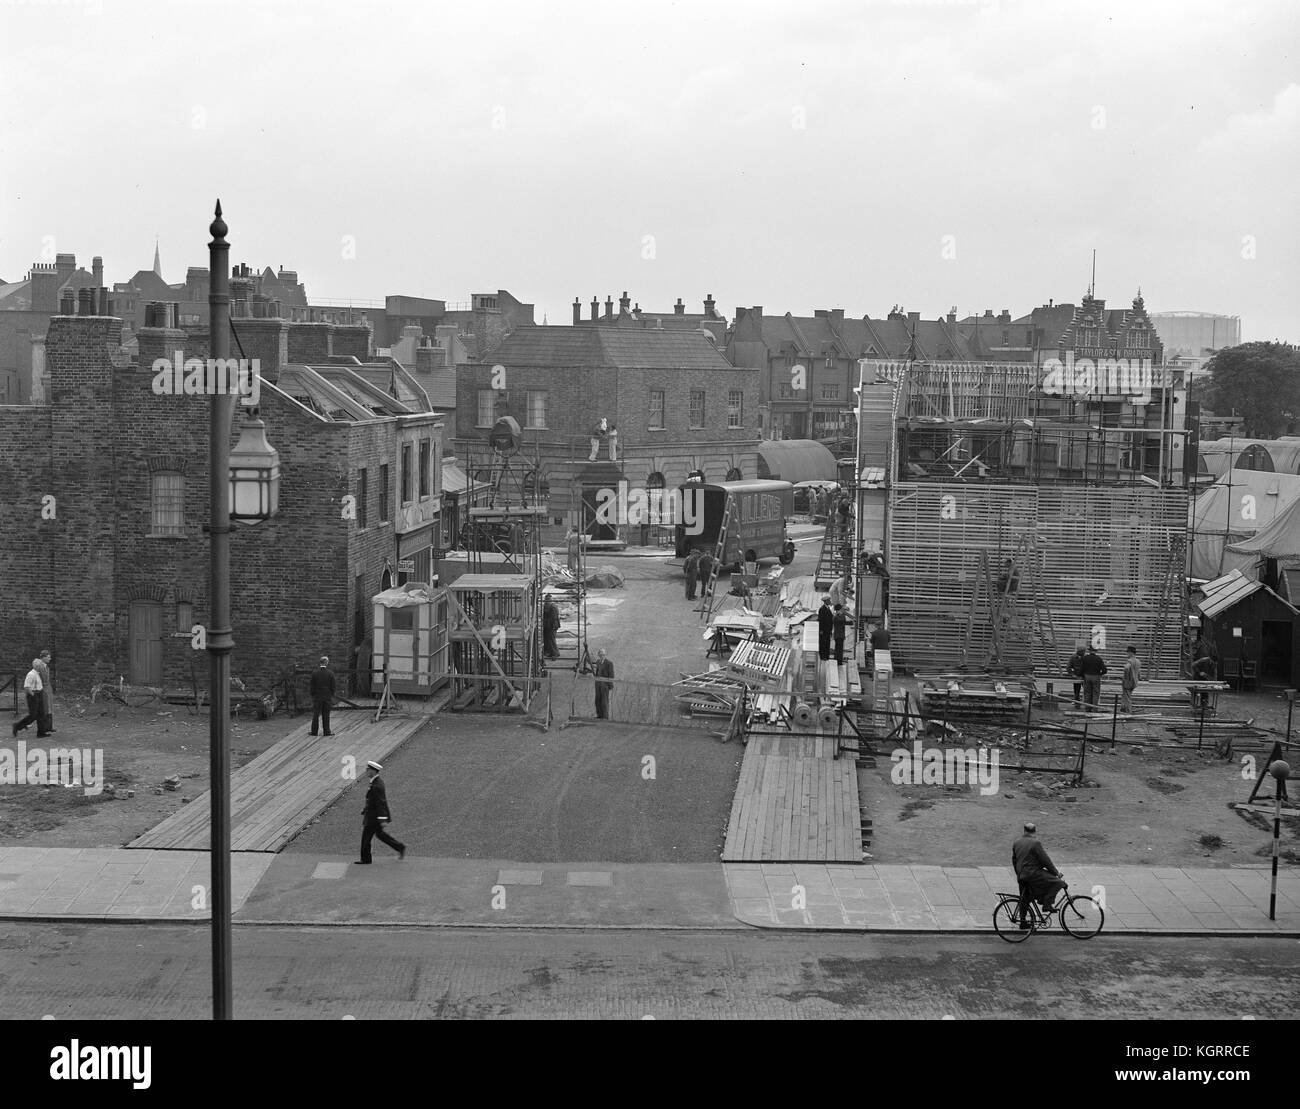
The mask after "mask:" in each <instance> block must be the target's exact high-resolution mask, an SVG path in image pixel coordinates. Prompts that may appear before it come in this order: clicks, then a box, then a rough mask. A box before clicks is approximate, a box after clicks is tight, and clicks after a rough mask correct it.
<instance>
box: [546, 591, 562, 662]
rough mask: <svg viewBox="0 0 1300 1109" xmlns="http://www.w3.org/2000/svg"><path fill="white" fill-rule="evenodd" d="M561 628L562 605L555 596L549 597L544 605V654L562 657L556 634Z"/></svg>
mask: <svg viewBox="0 0 1300 1109" xmlns="http://www.w3.org/2000/svg"><path fill="white" fill-rule="evenodd" d="M559 630H560V607H559V605H557V604H556V603H555V598H554V597H547V598H546V603H545V604H543V605H542V654H544V655H545V656H546V657H547V658H549V659H557V658H559V657H560V648H559V647H558V646H556V643H555V636H556V633H557V632H559Z"/></svg>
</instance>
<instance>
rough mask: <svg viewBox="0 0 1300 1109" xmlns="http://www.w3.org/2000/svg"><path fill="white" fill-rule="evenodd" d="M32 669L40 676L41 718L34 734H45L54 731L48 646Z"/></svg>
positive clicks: (52, 686)
mask: <svg viewBox="0 0 1300 1109" xmlns="http://www.w3.org/2000/svg"><path fill="white" fill-rule="evenodd" d="M32 669H33V670H35V671H36V673H38V674H39V675H40V676H41V718H40V720H38V721H37V722H36V734H37V735H38V736H47V735H49V734H50V733H51V732H52V731H54V683H53V682H52V681H51V680H50V652H49V650H48V648H47V649H46V650H44V651H42V652H41V655H40V658H38V659H36V660H35V661H34V662H33V663H32Z"/></svg>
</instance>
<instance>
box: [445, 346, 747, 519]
mask: <svg viewBox="0 0 1300 1109" xmlns="http://www.w3.org/2000/svg"><path fill="white" fill-rule="evenodd" d="M496 367H500V368H501V369H502V370H503V371H504V377H503V378H502V377H501V376H499V371H498V370H497V369H496ZM456 373H457V379H456V423H455V427H456V437H455V445H456V453H457V455H458V456H459V457H461V458H469V459H470V460H471V465H473V466H475V468H477V465H478V463H477V462H476V461H475V456H476V457H477V459H480V460H481V459H484V458H485V450H486V439H487V434H488V431H489V430H490V429H491V427H492V425H493V423H495V421H496V420H497V419H498V418H499V417H501V416H513V417H514V418H515V419H516V420H517V421H518V422H519V426H520V428H521V429H522V430H523V438H524V443H525V447H524V453H525V454H526V455H528V456H530V457H538V458H540V480H541V482H542V483H543V485H544V487H545V488H547V489H548V490H549V509H550V511H549V513H548V515H549V518H550V519H551V521H552V522H553V523H559V522H567V521H568V520H570V519H576V500H577V493H575V492H574V483H575V480H576V482H577V484H578V485H579V486H581V487H583V488H584V489H585V488H587V487H588V486H592V485H594V484H599V485H608V484H609V483H610V482H611V481H614V482H616V481H618V480H620V479H623V480H626V481H627V482H628V483H629V485H630V487H631V488H633V489H656V488H667V489H672V488H675V487H676V486H677V485H679V484H681V483H682V482H684V481H685V480H686V477H687V475H688V474H689V473H691V472H692V471H694V470H700V471H702V472H703V473H704V475H705V477H706V478H707V479H708V480H722V479H724V478H726V477H727V476H728V475H731V476H743V477H748V478H752V477H756V476H757V450H756V448H757V439H758V433H757V419H756V416H757V405H758V374H757V373H755V372H754V371H753V370H752V369H747V368H744V367H736V366H733V365H731V363H729V362H728V361H727V359H726V358H724V357H723V355H722V352H721V351H720V350H718V349H717V347H715V346H714V344H713V343H712V342H711V341H710V339H709V337H708V336H707V335H705V334H703V333H701V332H699V331H692V330H685V331H674V330H668V329H666V328H665V329H653V328H636V327H626V328H623V327H555V326H551V327H529V328H520V329H518V330H517V331H515V332H514V333H513V334H511V335H510V336H509V337H508V338H507V339H505V341H504V342H502V343H501V345H500V346H498V347H497V348H496V350H494V351H493V352H492V355H491V357H490V358H489V359H488V360H485V361H483V362H480V363H476V364H473V365H467V366H460V367H458V368H457V371H456ZM494 385H503V386H504V387H502V388H494ZM602 416H603V417H605V418H606V419H607V420H608V421H609V423H610V425H611V426H613V427H616V428H617V429H618V451H619V454H618V460H617V463H616V464H615V466H614V467H613V468H612V469H611V467H610V464H609V461H608V449H607V447H605V446H602V447H601V450H600V456H599V463H598V464H597V465H595V466H592V465H591V464H590V463H589V462H588V461H587V460H588V457H589V451H590V445H591V438H590V433H591V429H592V427H593V426H594V425H595V424H596V422H597V420H599V419H600V418H601V417H602Z"/></svg>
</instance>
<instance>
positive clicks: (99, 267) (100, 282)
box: [90, 254, 104, 289]
mask: <svg viewBox="0 0 1300 1109" xmlns="http://www.w3.org/2000/svg"><path fill="white" fill-rule="evenodd" d="M90 272H91V275H92V276H93V277H94V278H95V288H96V289H102V288H103V287H104V259H103V258H101V257H100V256H99V255H98V254H97V255H95V257H94V258H92V259H91V260H90Z"/></svg>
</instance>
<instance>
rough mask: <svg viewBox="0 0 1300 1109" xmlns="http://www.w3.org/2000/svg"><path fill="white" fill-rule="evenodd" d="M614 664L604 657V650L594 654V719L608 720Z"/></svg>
mask: <svg viewBox="0 0 1300 1109" xmlns="http://www.w3.org/2000/svg"><path fill="white" fill-rule="evenodd" d="M613 678H614V664H613V663H612V662H610V660H609V659H608V658H606V657H605V648H604V647H602V648H601V649H600V650H599V651H597V652H596V718H597V719H598V720H608V719H609V695H610V693H611V692H612V691H613V689H614V681H613Z"/></svg>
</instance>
